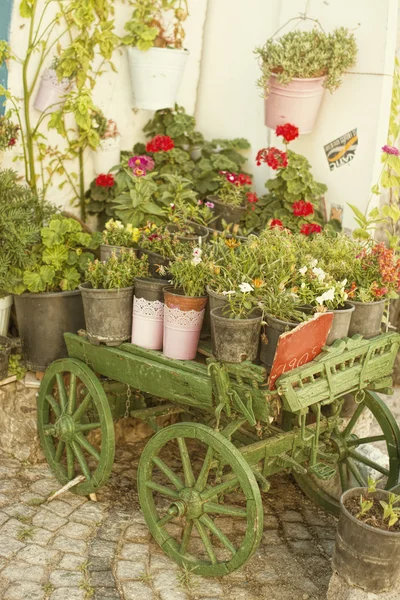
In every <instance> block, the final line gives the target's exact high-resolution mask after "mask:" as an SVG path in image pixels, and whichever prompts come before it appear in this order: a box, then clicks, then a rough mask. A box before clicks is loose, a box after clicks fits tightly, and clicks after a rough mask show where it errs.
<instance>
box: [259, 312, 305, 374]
mask: <svg viewBox="0 0 400 600" xmlns="http://www.w3.org/2000/svg"><path fill="white" fill-rule="evenodd" d="M264 320H265V321H266V323H267V324H266V325H265V327H264V335H265V336H266V338H267V340H266V341H263V337H261V352H260V360H261V362H262V363H264V365H265V366H266V367H267V368H268V369H269V370H271V367H272V363H273V362H274V357H275V352H276V347H277V345H278V340H279V337H280V336H281V335H282V333H285V331H291V330H292V329H294V328H295V327H297V325H299V323H292V322H290V321H282V320H281V319H276V318H275V317H271V316H270V315H265V319H264Z"/></svg>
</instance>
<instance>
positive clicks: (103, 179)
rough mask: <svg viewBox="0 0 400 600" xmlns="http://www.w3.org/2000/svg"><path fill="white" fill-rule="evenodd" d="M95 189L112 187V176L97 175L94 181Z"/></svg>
mask: <svg viewBox="0 0 400 600" xmlns="http://www.w3.org/2000/svg"><path fill="white" fill-rule="evenodd" d="M96 185H97V187H106V188H108V187H112V186H113V185H114V176H113V175H99V176H98V177H97V179H96Z"/></svg>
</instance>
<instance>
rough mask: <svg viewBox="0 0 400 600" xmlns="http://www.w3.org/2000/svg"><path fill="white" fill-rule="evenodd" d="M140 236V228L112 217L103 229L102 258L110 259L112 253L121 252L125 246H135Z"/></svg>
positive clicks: (102, 259)
mask: <svg viewBox="0 0 400 600" xmlns="http://www.w3.org/2000/svg"><path fill="white" fill-rule="evenodd" d="M139 238H140V230H139V229H138V228H137V227H132V225H131V224H130V223H128V225H124V224H123V223H121V221H118V220H117V221H115V220H114V219H110V220H109V221H107V223H106V225H105V229H104V231H103V237H102V240H101V241H102V243H101V245H100V260H101V261H105V260H108V259H109V258H110V257H111V255H112V253H115V254H117V255H118V254H119V253H120V252H121V250H122V249H123V248H133V247H135V246H136V245H137V242H138V241H139Z"/></svg>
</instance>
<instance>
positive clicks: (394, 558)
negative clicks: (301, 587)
mask: <svg viewBox="0 0 400 600" xmlns="http://www.w3.org/2000/svg"><path fill="white" fill-rule="evenodd" d="M366 492H367V489H366V488H353V489H351V490H348V491H347V492H344V494H343V495H342V497H341V499H340V518H339V524H338V528H337V533H336V544H335V550H334V554H333V568H334V570H335V571H337V573H338V574H339V575H340V576H341V577H342V578H343V579H345V581H346V582H347V583H348V584H349V585H351V586H357V587H360V588H362V589H363V590H365V591H367V592H373V593H379V592H384V591H386V590H390V589H391V588H393V587H394V586H395V585H396V583H397V581H398V578H399V576H400V532H398V531H397V532H394V531H383V530H382V529H378V528H376V527H371V526H370V525H367V524H366V523H362V522H361V521H359V520H358V519H356V518H355V517H353V515H351V514H350V513H349V511H348V510H347V509H346V507H345V503H346V500H349V499H350V498H354V497H356V498H359V497H360V495H361V494H365V493H366ZM374 495H375V497H376V498H378V499H379V500H384V501H386V502H387V501H388V497H389V493H388V492H386V491H384V490H377V491H376V492H375V494H374Z"/></svg>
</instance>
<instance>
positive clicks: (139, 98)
mask: <svg viewBox="0 0 400 600" xmlns="http://www.w3.org/2000/svg"><path fill="white" fill-rule="evenodd" d="M188 56H189V52H188V51H187V50H175V49H171V48H150V49H149V50H146V51H142V50H138V48H128V59H129V69H130V73H131V83H132V95H133V107H134V108H143V109H145V110H159V109H161V108H173V107H174V106H175V102H176V96H177V93H178V89H179V85H180V83H181V80H182V75H183V71H184V68H185V65H186V61H187V58H188Z"/></svg>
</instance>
